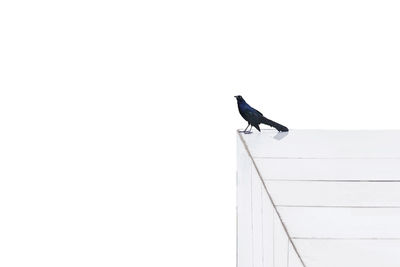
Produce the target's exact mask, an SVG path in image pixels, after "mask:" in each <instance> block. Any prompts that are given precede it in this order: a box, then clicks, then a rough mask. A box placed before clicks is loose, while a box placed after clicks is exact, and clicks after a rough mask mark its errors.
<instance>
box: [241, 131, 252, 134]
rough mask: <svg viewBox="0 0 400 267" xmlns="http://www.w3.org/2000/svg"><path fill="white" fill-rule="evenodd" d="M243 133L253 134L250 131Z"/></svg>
mask: <svg viewBox="0 0 400 267" xmlns="http://www.w3.org/2000/svg"><path fill="white" fill-rule="evenodd" d="M243 133H244V134H252V133H253V132H250V131H244V132H243Z"/></svg>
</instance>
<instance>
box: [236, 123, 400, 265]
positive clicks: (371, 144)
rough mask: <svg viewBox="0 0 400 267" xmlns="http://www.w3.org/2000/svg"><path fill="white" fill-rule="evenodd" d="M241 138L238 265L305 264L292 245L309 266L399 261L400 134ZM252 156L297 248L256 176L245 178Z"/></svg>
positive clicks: (321, 133) (303, 133)
mask: <svg viewBox="0 0 400 267" xmlns="http://www.w3.org/2000/svg"><path fill="white" fill-rule="evenodd" d="M241 136H242V137H243V139H244V141H245V144H246V146H247V147H248V149H249V151H250V155H251V158H249V157H247V158H246V157H244V158H241V156H240V155H238V174H239V173H242V174H241V175H238V187H243V188H238V203H239V206H238V216H239V219H238V230H239V232H240V229H242V230H243V233H239V234H238V242H239V245H238V249H239V250H240V249H241V248H242V249H244V252H243V254H242V253H241V252H240V251H239V252H238V264H239V267H242V266H243V267H244V266H246V267H248V266H251V267H254V266H257V267H260V266H262V267H290V266H291V267H300V266H303V264H302V263H301V261H300V259H299V258H298V257H297V254H296V251H295V249H297V251H298V252H299V254H300V257H301V259H302V260H303V261H304V263H305V266H306V267H347V266H349V267H350V266H352V267H353V266H357V267H358V266H363V267H372V266H379V267H381V266H383V267H392V266H400V259H399V258H400V256H398V255H400V227H398V226H399V225H400V196H399V195H400V193H399V192H400V131H318V130H292V131H290V132H289V134H287V135H286V136H285V134H277V133H276V131H273V130H271V131H263V132H262V133H261V134H259V133H253V134H251V135H243V134H241ZM243 150H245V149H243ZM239 151H240V149H239ZM239 151H238V154H239ZM242 152H243V151H242ZM250 159H253V160H254V161H255V164H256V166H255V167H254V169H253V174H256V173H257V170H258V171H260V173H261V177H262V178H264V182H265V184H266V187H267V190H268V192H269V193H270V194H271V196H272V199H273V201H274V203H275V204H276V205H277V208H278V212H279V214H280V216H281V218H282V219H283V222H284V224H285V226H286V228H287V230H288V232H289V235H290V237H291V239H292V241H293V243H294V245H295V248H294V247H293V248H292V247H291V242H290V240H289V239H288V237H287V235H286V232H285V230H284V227H283V225H282V223H281V222H280V220H279V217H278V214H277V213H276V212H275V211H274V208H273V206H272V202H271V200H270V199H269V198H268V195H267V191H265V190H264V188H263V187H262V183H261V180H260V179H259V178H260V177H258V175H255V176H254V177H253V178H254V179H248V177H249V174H248V173H247V172H249V166H251V163H252V162H251V161H250V165H249V160H250ZM242 160H243V161H244V165H243V166H240V165H242V162H241V161H242ZM246 166H247V167H246ZM250 172H251V170H250ZM239 176H240V177H241V178H240V177H239ZM246 176H247V180H245V178H244V177H246ZM256 178H258V180H257V179H256ZM248 180H250V186H249V184H248V183H249V181H248ZM257 182H259V184H257ZM259 186H260V187H259ZM249 192H250V193H249ZM255 192H259V193H260V194H258V193H255ZM242 200H243V203H242V204H240V203H241V202H242ZM260 201H261V203H260ZM249 202H250V203H249ZM327 206H328V207H327ZM242 208H243V209H246V208H248V209H250V212H248V211H245V210H242ZM267 210H268V212H266V211H267ZM240 216H245V217H246V218H243V219H240ZM249 217H250V222H249ZM272 218H273V220H272ZM249 225H250V226H251V227H249ZM249 229H252V230H249ZM249 233H250V234H249ZM246 235H249V236H250V239H249V237H248V236H246ZM271 236H272V237H271ZM260 238H261V241H260ZM249 241H250V242H249ZM240 242H242V243H243V244H240ZM249 244H251V245H250V247H251V248H250V249H248V246H249ZM246 247H247V250H246ZM249 250H250V252H251V253H250V254H249ZM271 256H272V257H271ZM271 258H272V259H271ZM296 259H297V260H296ZM305 266H304V267H305Z"/></svg>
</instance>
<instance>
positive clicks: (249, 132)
mask: <svg viewBox="0 0 400 267" xmlns="http://www.w3.org/2000/svg"><path fill="white" fill-rule="evenodd" d="M247 127H249V126H247ZM252 128H253V125H251V126H250V130H249V131H248V132H246V131H245V132H244V133H245V134H251V129H252ZM246 129H247V128H246Z"/></svg>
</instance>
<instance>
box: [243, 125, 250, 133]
mask: <svg viewBox="0 0 400 267" xmlns="http://www.w3.org/2000/svg"><path fill="white" fill-rule="evenodd" d="M249 126H250V123H249V124H247V126H246V128H245V129H244V131H243V132H244V133H246V130H247V128H249Z"/></svg>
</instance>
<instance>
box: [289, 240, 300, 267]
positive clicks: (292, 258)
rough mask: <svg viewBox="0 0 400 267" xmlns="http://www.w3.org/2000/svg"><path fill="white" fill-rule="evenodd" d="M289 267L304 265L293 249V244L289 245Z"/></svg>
mask: <svg viewBox="0 0 400 267" xmlns="http://www.w3.org/2000/svg"><path fill="white" fill-rule="evenodd" d="M288 267H303V265H302V264H301V261H300V259H299V257H298V256H297V254H296V252H295V251H294V249H293V246H292V244H290V245H289V257H288Z"/></svg>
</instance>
